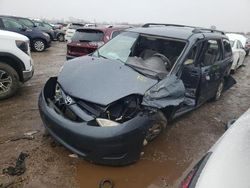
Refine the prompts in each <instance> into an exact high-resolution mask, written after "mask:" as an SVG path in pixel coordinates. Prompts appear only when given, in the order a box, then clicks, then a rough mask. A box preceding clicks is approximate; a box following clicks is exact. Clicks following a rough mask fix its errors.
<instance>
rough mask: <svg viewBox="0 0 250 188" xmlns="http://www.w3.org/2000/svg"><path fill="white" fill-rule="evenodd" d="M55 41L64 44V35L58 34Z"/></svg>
mask: <svg viewBox="0 0 250 188" xmlns="http://www.w3.org/2000/svg"><path fill="white" fill-rule="evenodd" d="M57 40H58V41H59V42H64V40H65V39H64V35H63V34H59V35H58V36H57Z"/></svg>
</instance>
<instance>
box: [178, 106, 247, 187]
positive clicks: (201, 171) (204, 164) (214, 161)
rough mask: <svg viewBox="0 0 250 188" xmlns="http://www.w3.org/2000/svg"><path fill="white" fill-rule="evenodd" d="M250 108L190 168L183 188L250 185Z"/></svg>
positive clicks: (182, 184)
mask: <svg viewBox="0 0 250 188" xmlns="http://www.w3.org/2000/svg"><path fill="white" fill-rule="evenodd" d="M249 122H250V109H249V110H248V111H247V112H245V113H244V114H243V115H242V116H241V117H240V118H239V119H238V120H237V121H236V122H235V123H234V124H233V125H232V126H231V127H230V128H229V129H228V130H227V131H226V132H225V133H224V135H223V136H222V137H221V138H220V139H219V140H218V141H217V143H216V144H215V145H214V146H213V147H212V148H211V149H210V150H209V151H208V152H207V154H206V155H205V156H204V157H203V158H202V159H201V160H200V161H199V162H198V164H197V165H195V167H194V168H193V169H192V170H191V171H190V172H189V174H188V175H187V177H186V178H185V180H183V182H182V183H181V186H180V188H211V187H212V188H222V187H226V188H235V187H240V188H248V187H250V182H249V178H250V172H249V167H250V160H249V156H250V147H249V138H250V129H249V126H250V123H249Z"/></svg>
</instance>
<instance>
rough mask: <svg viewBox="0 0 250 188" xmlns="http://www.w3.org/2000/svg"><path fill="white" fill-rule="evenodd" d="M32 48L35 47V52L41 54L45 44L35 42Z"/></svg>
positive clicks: (38, 41)
mask: <svg viewBox="0 0 250 188" xmlns="http://www.w3.org/2000/svg"><path fill="white" fill-rule="evenodd" d="M34 47H35V49H36V51H38V52H41V51H43V50H44V48H45V44H44V42H43V41H40V40H37V41H35V43H34Z"/></svg>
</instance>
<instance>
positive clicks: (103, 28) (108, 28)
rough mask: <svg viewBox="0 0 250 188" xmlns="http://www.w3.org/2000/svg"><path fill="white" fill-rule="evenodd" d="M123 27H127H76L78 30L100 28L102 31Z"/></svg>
mask: <svg viewBox="0 0 250 188" xmlns="http://www.w3.org/2000/svg"><path fill="white" fill-rule="evenodd" d="M122 29H126V28H123V27H81V28H78V29H76V31H78V30H99V31H102V32H107V31H117V30H122Z"/></svg>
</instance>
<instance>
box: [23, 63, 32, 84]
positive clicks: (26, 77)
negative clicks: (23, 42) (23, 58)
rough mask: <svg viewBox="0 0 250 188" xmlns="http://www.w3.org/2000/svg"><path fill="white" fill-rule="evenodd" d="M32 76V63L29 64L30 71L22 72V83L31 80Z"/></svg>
mask: <svg viewBox="0 0 250 188" xmlns="http://www.w3.org/2000/svg"><path fill="white" fill-rule="evenodd" d="M33 75H34V66H33V63H31V68H30V70H25V71H23V82H26V81H28V80H29V79H31V78H32V76H33Z"/></svg>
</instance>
